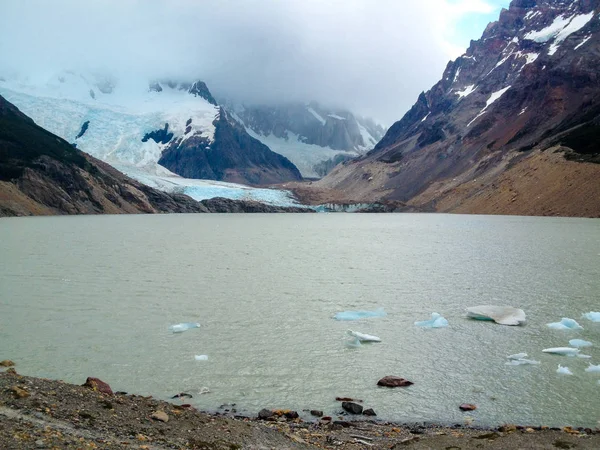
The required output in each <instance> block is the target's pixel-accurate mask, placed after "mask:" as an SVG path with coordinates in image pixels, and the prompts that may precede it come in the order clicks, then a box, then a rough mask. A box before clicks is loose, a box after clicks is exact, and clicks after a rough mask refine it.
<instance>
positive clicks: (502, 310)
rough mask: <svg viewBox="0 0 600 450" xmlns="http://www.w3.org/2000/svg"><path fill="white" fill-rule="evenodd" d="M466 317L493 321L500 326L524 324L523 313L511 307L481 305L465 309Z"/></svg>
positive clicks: (524, 317)
mask: <svg viewBox="0 0 600 450" xmlns="http://www.w3.org/2000/svg"><path fill="white" fill-rule="evenodd" d="M467 317H469V318H471V319H475V320H493V321H494V322H496V323H499V324H500V325H521V324H522V323H525V321H526V316H525V311H523V310H522V309H519V308H513V307H512V306H494V305H481V306H472V307H470V308H467Z"/></svg>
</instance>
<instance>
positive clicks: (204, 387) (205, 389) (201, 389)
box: [198, 386, 210, 395]
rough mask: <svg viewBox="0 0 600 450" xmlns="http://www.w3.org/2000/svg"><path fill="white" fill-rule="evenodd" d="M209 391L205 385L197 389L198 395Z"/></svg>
mask: <svg viewBox="0 0 600 450" xmlns="http://www.w3.org/2000/svg"><path fill="white" fill-rule="evenodd" d="M209 392H210V389H209V388H207V387H206V386H203V387H202V388H200V390H199V391H198V395H203V394H208V393H209Z"/></svg>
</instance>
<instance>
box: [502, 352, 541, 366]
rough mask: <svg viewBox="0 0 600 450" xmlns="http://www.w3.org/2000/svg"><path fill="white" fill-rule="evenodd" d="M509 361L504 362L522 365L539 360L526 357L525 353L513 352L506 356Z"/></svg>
mask: <svg viewBox="0 0 600 450" xmlns="http://www.w3.org/2000/svg"><path fill="white" fill-rule="evenodd" d="M507 358H508V359H509V361H508V362H507V363H506V365H507V366H524V365H526V364H531V365H534V364H539V363H540V362H539V361H534V360H533V359H527V353H515V354H514V355H509V356H507Z"/></svg>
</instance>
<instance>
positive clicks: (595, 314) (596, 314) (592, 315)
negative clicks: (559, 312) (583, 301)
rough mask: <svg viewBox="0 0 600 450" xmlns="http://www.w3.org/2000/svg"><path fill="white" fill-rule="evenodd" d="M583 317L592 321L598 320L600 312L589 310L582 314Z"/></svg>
mask: <svg viewBox="0 0 600 450" xmlns="http://www.w3.org/2000/svg"><path fill="white" fill-rule="evenodd" d="M582 317H583V318H584V319H587V320H591V321H592V322H600V312H597V311H590V312H589V313H585V314H583V316H582Z"/></svg>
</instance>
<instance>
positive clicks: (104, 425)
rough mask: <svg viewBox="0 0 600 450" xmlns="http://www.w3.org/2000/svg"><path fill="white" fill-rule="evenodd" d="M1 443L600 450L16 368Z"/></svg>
mask: <svg viewBox="0 0 600 450" xmlns="http://www.w3.org/2000/svg"><path fill="white" fill-rule="evenodd" d="M178 400H180V401H181V400H182V399H181V398H179V399H178ZM340 400H343V399H340ZM312 413H313V415H315V416H318V415H320V414H318V413H319V412H318V411H313V412H312ZM0 448H2V449H7V450H8V449H41V448H57V449H66V448H77V449H92V448H93V449H104V448H107V449H115V448H137V449H167V448H175V449H311V448H329V449H366V448H369V449H371V448H372V449H400V448H413V449H424V448H443V449H470V448H473V449H474V448H490V449H493V448H549V449H555V448H561V449H568V448H577V449H594V448H600V430H598V429H596V430H591V429H582V428H580V429H573V428H571V427H565V428H562V429H560V428H551V429H550V428H547V427H525V426H515V425H504V426H502V427H498V428H493V429H492V428H490V429H483V428H473V427H468V426H465V425H458V424H457V425H454V426H452V427H445V426H437V425H419V424H396V423H389V422H379V421H374V420H365V418H362V419H361V420H353V421H349V420H347V417H343V416H340V417H335V418H324V417H321V418H318V417H315V419H314V421H303V420H301V419H300V418H299V417H298V414H297V413H295V412H293V411H287V410H274V411H269V410H263V411H261V412H260V413H259V415H258V417H245V416H239V415H234V412H232V411H231V410H230V411H229V412H226V413H224V414H221V413H212V414H210V413H206V412H202V411H198V410H196V409H195V408H194V407H192V406H191V405H189V404H185V403H181V404H174V403H169V402H166V401H162V400H157V399H154V398H152V397H143V396H138V395H130V394H127V393H124V392H116V393H113V392H112V390H111V389H110V386H108V384H106V383H103V382H102V381H100V380H98V379H94V378H89V379H88V380H87V381H86V383H85V384H84V385H83V386H77V385H73V384H69V383H65V382H63V381H57V380H48V379H44V378H36V377H28V376H22V375H19V374H18V373H17V372H16V371H15V370H14V368H9V369H8V370H6V371H5V372H2V373H0Z"/></svg>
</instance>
